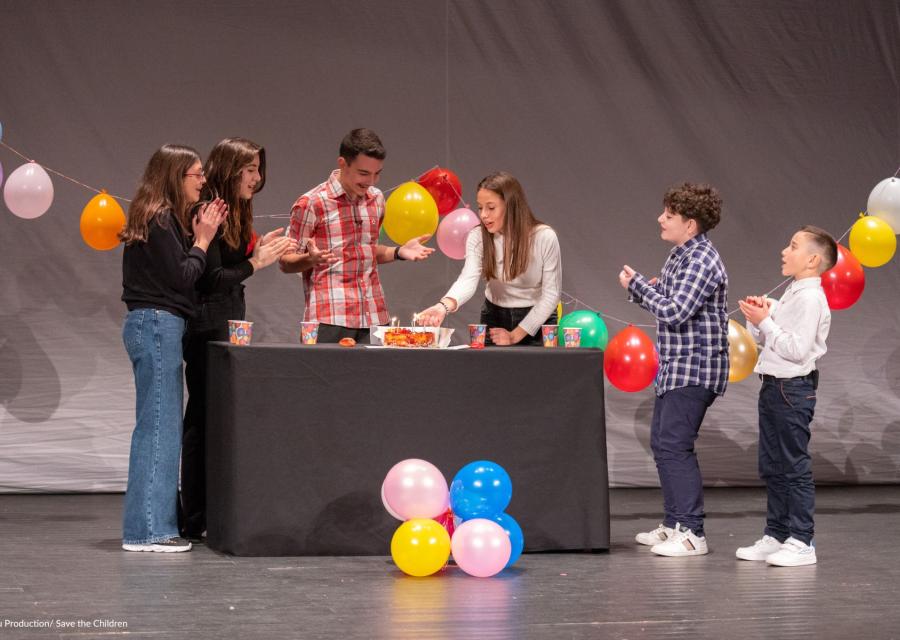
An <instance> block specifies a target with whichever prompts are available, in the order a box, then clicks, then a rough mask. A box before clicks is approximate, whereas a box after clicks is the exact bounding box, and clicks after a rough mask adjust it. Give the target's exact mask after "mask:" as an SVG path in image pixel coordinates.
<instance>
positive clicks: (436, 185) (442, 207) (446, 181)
mask: <svg viewBox="0 0 900 640" xmlns="http://www.w3.org/2000/svg"><path fill="white" fill-rule="evenodd" d="M418 183H419V184H420V185H421V186H423V187H424V188H425V190H426V191H428V193H430V194H431V197H432V198H434V201H435V202H436V203H437V206H438V214H439V215H442V216H443V215H447V214H448V213H450V212H451V211H453V210H454V209H455V208H456V203H458V202H459V201H460V199H461V198H462V184H461V183H460V181H459V178H457V177H456V174H455V173H453V172H452V171H450V169H442V168H441V167H436V168H434V169H432V170H431V171H429V172H428V173H426V174H425V175H423V176H422V177H421V178H419V180H418Z"/></svg>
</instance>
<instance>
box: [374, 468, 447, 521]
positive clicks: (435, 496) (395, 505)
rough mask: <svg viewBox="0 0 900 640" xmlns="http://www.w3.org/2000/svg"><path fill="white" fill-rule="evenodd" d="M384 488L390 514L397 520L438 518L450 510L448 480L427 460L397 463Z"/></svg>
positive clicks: (389, 472)
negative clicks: (448, 508)
mask: <svg viewBox="0 0 900 640" xmlns="http://www.w3.org/2000/svg"><path fill="white" fill-rule="evenodd" d="M381 486H382V493H383V495H384V498H383V500H384V503H385V505H386V506H387V508H388V513H390V514H391V515H393V516H394V517H395V518H398V520H409V519H411V518H436V517H437V516H439V515H441V514H442V513H444V512H445V511H446V510H447V505H448V502H449V500H448V493H447V480H445V479H444V476H443V474H442V473H441V472H440V471H438V468H437V467H435V466H434V465H433V464H431V463H430V462H426V461H425V460H417V459H416V458H410V459H409V460H403V461H402V462H398V463H397V464H395V465H394V466H393V467H391V470H390V471H388V473H387V475H386V476H385V478H384V483H383V484H382V485H381ZM398 516H399V517H398Z"/></svg>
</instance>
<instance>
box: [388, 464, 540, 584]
mask: <svg viewBox="0 0 900 640" xmlns="http://www.w3.org/2000/svg"><path fill="white" fill-rule="evenodd" d="M511 499H512V481H511V480H510V478H509V474H508V473H506V470H504V469H503V467H501V466H500V465H499V464H497V463H496V462H491V461H489V460H478V461H475V462H471V463H469V464H467V465H466V466H464V467H463V468H462V469H460V470H459V472H458V473H457V474H456V476H455V477H454V478H453V482H451V483H450V486H449V487H448V486H447V481H446V480H445V479H444V476H443V474H442V473H441V472H440V471H439V470H438V468H437V467H435V466H434V465H433V464H431V463H430V462H426V461H425V460H419V459H416V458H411V459H409V460H403V461H402V462H398V463H397V464H395V465H394V466H393V467H392V468H391V470H390V471H388V473H387V476H385V478H384V482H383V483H382V485H381V501H382V503H383V504H384V508H385V509H387V512H388V513H389V514H391V516H393V517H394V518H397V519H398V520H403V521H404V522H403V524H401V525H400V526H399V527H398V528H397V530H396V531H395V532H394V536H393V538H391V557H392V558H393V560H394V563H395V564H396V565H397V567H398V568H399V569H400V570H401V571H403V573H405V574H407V575H410V576H416V577H423V576H430V575H432V574H435V573H437V572H439V571H441V570H442V569H444V568H445V567H446V566H447V564H448V562H449V560H450V555H451V554H452V555H453V561H454V562H455V563H456V565H457V566H458V567H459V568H460V569H462V570H463V571H464V572H466V573H467V574H469V575H471V576H476V577H478V578H487V577H490V576H493V575H496V574H498V573H500V571H502V570H503V569H505V568H506V567H510V566H512V565H513V564H514V563H515V562H516V560H518V559H519V556H520V555H521V554H522V548H523V547H524V544H525V541H524V538H523V536H522V528H521V527H520V526H519V524H518V523H517V522H516V521H515V519H514V518H513V517H512V516H510V515H509V514H507V513H505V512H504V510H505V509H506V507H507V506H508V505H509V501H510V500H511Z"/></svg>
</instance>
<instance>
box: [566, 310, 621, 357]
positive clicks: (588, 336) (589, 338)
mask: <svg viewBox="0 0 900 640" xmlns="http://www.w3.org/2000/svg"><path fill="white" fill-rule="evenodd" d="M566 327H581V348H582V349H605V348H606V344H607V343H608V342H609V331H608V330H607V329H606V323H605V322H603V318H601V317H600V316H599V315H598V314H596V313H594V312H593V311H588V310H587V309H582V310H580V311H573V312H572V313H567V314H566V315H564V316H563V317H562V319H561V320H560V321H559V332H560V334H562V332H563V329H565V328H566Z"/></svg>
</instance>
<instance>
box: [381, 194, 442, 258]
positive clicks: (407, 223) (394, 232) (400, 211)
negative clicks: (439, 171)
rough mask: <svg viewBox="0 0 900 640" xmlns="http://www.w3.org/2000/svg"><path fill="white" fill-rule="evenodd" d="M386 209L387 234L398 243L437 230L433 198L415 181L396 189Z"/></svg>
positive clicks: (435, 207)
mask: <svg viewBox="0 0 900 640" xmlns="http://www.w3.org/2000/svg"><path fill="white" fill-rule="evenodd" d="M384 209H385V212H384V232H385V233H386V234H387V235H388V237H389V238H390V239H391V240H393V241H394V242H396V243H397V244H406V243H407V242H408V241H409V240H412V239H413V238H417V237H419V236H424V235H431V234H433V233H434V230H435V229H437V225H438V212H437V205H436V204H435V203H434V198H432V197H431V194H429V193H428V192H427V191H425V189H423V188H422V187H420V186H419V185H417V184H416V183H415V182H404V183H403V184H401V185H400V186H399V187H397V188H396V189H394V193H392V194H391V195H390V197H389V198H388V199H387V202H386V203H385V205H384Z"/></svg>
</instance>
